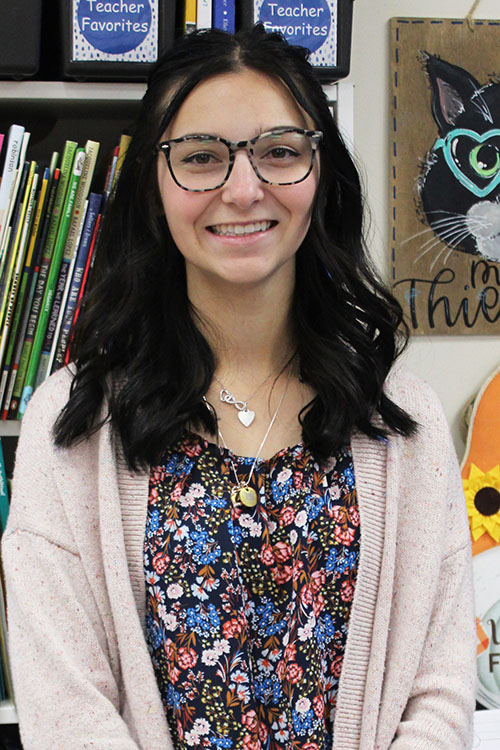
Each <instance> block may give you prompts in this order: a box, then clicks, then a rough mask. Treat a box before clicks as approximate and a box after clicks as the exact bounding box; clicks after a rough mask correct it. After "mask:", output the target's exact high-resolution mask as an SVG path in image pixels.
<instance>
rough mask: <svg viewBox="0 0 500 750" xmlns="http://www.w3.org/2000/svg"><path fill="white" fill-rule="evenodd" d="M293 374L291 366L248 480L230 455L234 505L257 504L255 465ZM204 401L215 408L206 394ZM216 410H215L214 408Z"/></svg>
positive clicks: (223, 442)
mask: <svg viewBox="0 0 500 750" xmlns="http://www.w3.org/2000/svg"><path fill="white" fill-rule="evenodd" d="M291 374H292V369H291V368H290V370H289V372H288V377H287V379H286V383H285V388H284V389H283V393H282V394H281V398H280V400H279V403H278V406H277V407H276V411H275V412H274V414H273V416H272V418H271V421H270V422H269V427H268V428H267V430H266V434H265V435H264V437H263V438H262V442H261V444H260V445H259V448H258V450H257V455H256V456H255V458H254V460H253V463H252V468H251V469H250V474H249V475H248V479H247V481H246V482H240V479H239V477H238V472H237V471H236V466H235V465H234V461H233V459H232V456H231V455H230V456H229V461H230V462H231V468H232V470H233V474H234V479H235V481H236V487H233V489H232V490H231V502H232V504H233V505H238V503H241V504H242V505H244V506H245V507H247V508H253V507H254V506H255V505H257V492H256V491H255V490H254V488H253V487H250V486H249V485H250V482H251V481H252V477H253V473H254V471H255V467H256V465H257V461H258V460H259V458H260V454H261V451H262V449H263V447H264V444H265V442H266V440H267V438H268V437H269V433H270V432H271V430H272V428H273V425H274V423H275V421H276V417H277V416H278V412H279V410H280V408H281V404H282V403H283V401H284V400H285V396H286V392H287V390H288V384H289V382H290V375H291ZM203 401H204V402H205V403H206V404H207V406H208V407H209V408H211V409H213V406H212V405H211V404H210V403H209V402H208V401H207V399H206V398H205V396H203ZM214 411H215V410H214ZM217 432H218V434H219V437H220V439H221V442H222V445H223V446H224V448H225V449H226V450H229V449H228V447H227V444H226V441H225V440H224V436H223V434H222V432H221V430H220V428H219V427H217Z"/></svg>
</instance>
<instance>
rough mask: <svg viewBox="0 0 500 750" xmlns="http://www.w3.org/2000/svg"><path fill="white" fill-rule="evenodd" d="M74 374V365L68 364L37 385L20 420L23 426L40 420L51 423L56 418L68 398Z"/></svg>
mask: <svg viewBox="0 0 500 750" xmlns="http://www.w3.org/2000/svg"><path fill="white" fill-rule="evenodd" d="M74 374H75V369H74V367H73V366H71V365H68V366H67V367H63V368H61V369H60V370H58V371H57V372H55V373H54V374H53V375H51V376H50V377H49V378H47V380H45V381H44V382H43V383H42V384H41V385H40V386H38V388H37V389H36V391H35V392H34V393H33V395H32V397H31V398H30V400H29V402H28V405H27V407H26V412H25V414H24V416H23V420H22V422H23V426H24V425H27V424H30V423H32V422H40V421H43V422H45V423H47V422H49V423H50V422H52V423H53V422H54V421H55V420H56V419H57V417H58V415H59V413H60V411H61V409H62V408H63V407H64V406H65V404H66V403H67V401H68V399H69V396H70V390H71V383H72V382H73V377H74ZM21 429H24V427H23V428H21Z"/></svg>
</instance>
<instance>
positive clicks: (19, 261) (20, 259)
mask: <svg viewBox="0 0 500 750" xmlns="http://www.w3.org/2000/svg"><path fill="white" fill-rule="evenodd" d="M38 178H39V175H38V174H34V175H33V180H32V182H31V189H30V196H29V202H28V207H27V209H26V213H25V217H24V227H23V231H22V235H21V240H20V243H19V250H18V252H17V258H16V263H15V266H14V270H13V273H12V283H11V285H10V290H9V296H8V300H7V305H6V309H5V318H4V321H3V326H2V334H1V337H0V366H1V365H2V364H3V361H4V354H5V350H6V348H7V342H8V340H9V335H10V330H11V325H12V318H13V315H14V308H15V305H16V301H17V294H18V289H19V280H20V278H21V273H22V269H23V266H24V259H25V257H26V250H27V246H28V232H29V230H30V227H31V217H32V215H33V209H34V206H35V196H36V191H37V186H38ZM1 396H2V393H1V384H0V403H1Z"/></svg>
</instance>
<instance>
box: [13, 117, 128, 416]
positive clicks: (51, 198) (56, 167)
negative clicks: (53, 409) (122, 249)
mask: <svg viewBox="0 0 500 750" xmlns="http://www.w3.org/2000/svg"><path fill="white" fill-rule="evenodd" d="M29 140H30V133H28V132H26V130H25V128H24V127H23V126H22V125H12V126H11V127H10V129H9V132H8V134H7V137H6V138H4V136H2V135H0V149H1V148H2V145H5V148H4V149H3V154H2V153H0V157H1V156H3V170H2V179H1V184H0V414H1V418H2V419H21V418H22V415H23V414H24V412H25V410H26V406H27V404H28V401H29V399H30V398H31V395H32V394H33V391H34V390H35V389H36V388H37V387H38V385H40V383H42V382H43V380H45V378H46V377H48V375H50V374H51V373H52V372H54V371H55V370H57V369H58V368H59V367H61V366H62V365H63V364H65V363H66V362H67V360H68V356H69V352H68V344H69V341H70V335H71V330H72V326H73V325H74V323H75V320H76V318H77V316H78V312H79V310H80V309H81V303H82V298H83V294H84V292H85V289H86V287H87V284H88V280H89V276H90V272H91V269H92V265H93V261H94V257H95V250H96V246H97V240H98V237H99V229H100V226H101V224H102V217H103V213H104V211H105V208H106V205H107V203H108V198H109V196H110V194H111V191H112V190H113V187H114V185H115V183H116V180H117V179H118V175H119V172H120V166H121V163H122V161H123V156H124V154H125V152H126V149H127V147H128V142H129V137H128V136H122V138H121V140H120V144H119V145H118V146H117V147H116V149H115V151H114V154H113V159H112V162H111V164H110V165H109V168H108V174H107V179H106V184H105V185H104V190H103V191H102V192H92V181H93V177H94V171H95V166H96V161H97V156H98V152H99V143H98V142H96V141H91V140H89V141H87V143H86V144H85V146H84V147H82V146H79V145H78V143H76V142H75V141H71V140H68V141H66V143H65V144H64V147H63V149H62V156H61V155H60V154H59V153H58V152H54V153H53V154H52V158H51V160H50V163H49V164H48V166H45V167H44V166H42V165H40V164H38V163H37V162H35V161H32V160H29V158H27V151H28V145H29ZM4 141H5V144H4V143H3V142H4Z"/></svg>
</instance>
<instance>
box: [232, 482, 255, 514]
mask: <svg viewBox="0 0 500 750" xmlns="http://www.w3.org/2000/svg"><path fill="white" fill-rule="evenodd" d="M231 502H232V504H233V505H238V503H241V505H244V506H245V507H246V508H254V507H255V506H256V505H257V493H256V492H255V490H254V488H253V487H247V486H246V485H241V486H240V487H233V489H232V490H231Z"/></svg>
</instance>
